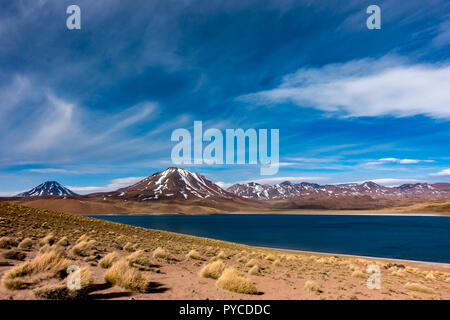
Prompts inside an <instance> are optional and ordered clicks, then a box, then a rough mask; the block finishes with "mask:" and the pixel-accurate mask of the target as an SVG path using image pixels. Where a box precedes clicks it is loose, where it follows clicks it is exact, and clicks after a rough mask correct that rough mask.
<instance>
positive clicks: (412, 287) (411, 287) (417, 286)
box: [405, 282, 434, 294]
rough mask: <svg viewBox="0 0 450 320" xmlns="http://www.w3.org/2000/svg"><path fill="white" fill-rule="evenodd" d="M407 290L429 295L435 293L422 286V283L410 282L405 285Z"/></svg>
mask: <svg viewBox="0 0 450 320" xmlns="http://www.w3.org/2000/svg"><path fill="white" fill-rule="evenodd" d="M405 289H407V290H411V291H417V292H422V293H429V294H432V293H434V291H433V290H432V289H430V288H428V287H425V286H424V285H422V284H420V283H412V282H408V283H407V284H405Z"/></svg>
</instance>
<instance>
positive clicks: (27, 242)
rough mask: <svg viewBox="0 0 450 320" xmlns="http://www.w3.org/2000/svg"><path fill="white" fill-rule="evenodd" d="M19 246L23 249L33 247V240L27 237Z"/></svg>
mask: <svg viewBox="0 0 450 320" xmlns="http://www.w3.org/2000/svg"><path fill="white" fill-rule="evenodd" d="M17 247H18V248H19V249H22V250H30V249H31V248H32V247H33V241H32V240H31V239H30V238H25V239H23V240H22V241H20V243H19V245H18V246H17Z"/></svg>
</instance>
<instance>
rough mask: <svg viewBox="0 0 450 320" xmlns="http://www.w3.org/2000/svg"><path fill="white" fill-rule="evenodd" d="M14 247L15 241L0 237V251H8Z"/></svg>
mask: <svg viewBox="0 0 450 320" xmlns="http://www.w3.org/2000/svg"><path fill="white" fill-rule="evenodd" d="M13 246H15V241H14V240H12V239H11V238H10V237H1V238H0V248H1V249H10V248H11V247H13Z"/></svg>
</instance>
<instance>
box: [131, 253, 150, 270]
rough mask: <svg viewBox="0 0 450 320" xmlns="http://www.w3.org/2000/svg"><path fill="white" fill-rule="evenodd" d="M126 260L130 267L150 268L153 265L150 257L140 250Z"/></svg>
mask: <svg viewBox="0 0 450 320" xmlns="http://www.w3.org/2000/svg"><path fill="white" fill-rule="evenodd" d="M125 260H127V261H128V263H129V264H130V266H133V265H135V264H137V265H141V266H146V267H148V266H150V265H151V262H150V260H149V259H148V257H147V256H146V255H145V252H144V250H138V251H135V252H133V253H132V254H130V255H129V256H127V257H126V258H125Z"/></svg>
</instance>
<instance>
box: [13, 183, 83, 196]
mask: <svg viewBox="0 0 450 320" xmlns="http://www.w3.org/2000/svg"><path fill="white" fill-rule="evenodd" d="M75 195H77V194H76V193H75V192H73V191H72V190H69V189H67V188H66V187H63V186H62V185H60V184H59V183H58V182H56V181H46V182H44V183H41V184H40V185H38V186H37V187H35V188H33V189H31V190H29V191H26V192H22V193H19V194H18V195H17V196H18V197H40V196H75Z"/></svg>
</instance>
